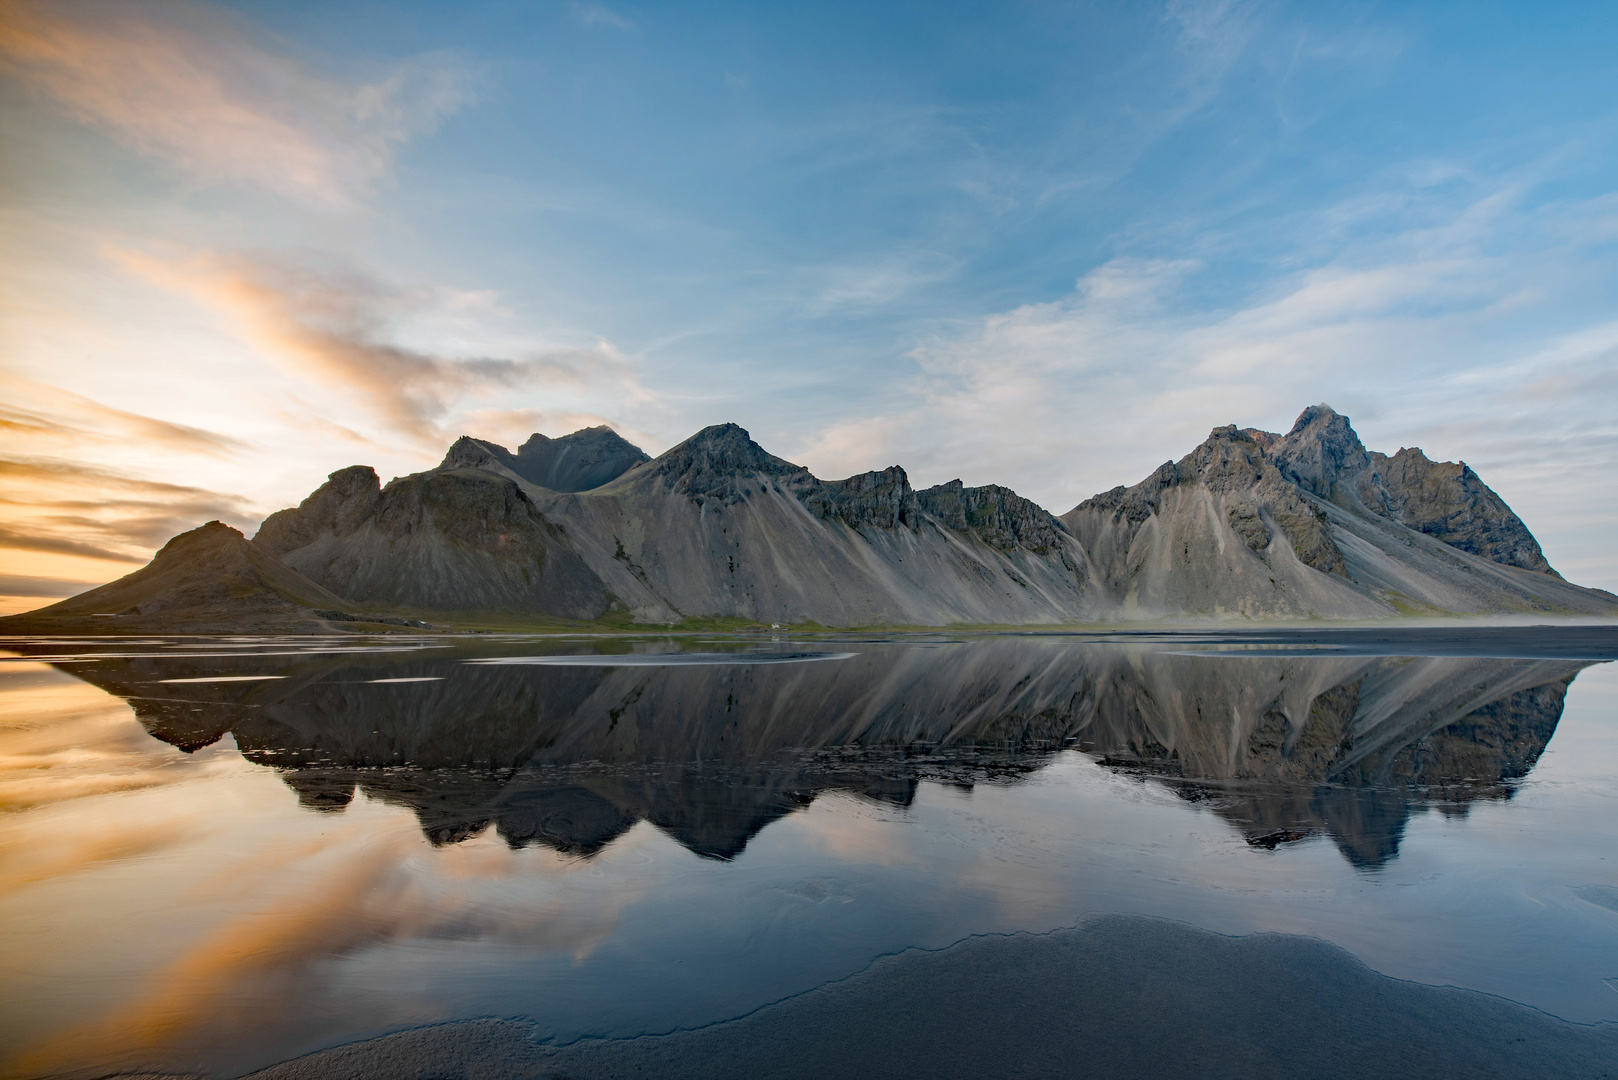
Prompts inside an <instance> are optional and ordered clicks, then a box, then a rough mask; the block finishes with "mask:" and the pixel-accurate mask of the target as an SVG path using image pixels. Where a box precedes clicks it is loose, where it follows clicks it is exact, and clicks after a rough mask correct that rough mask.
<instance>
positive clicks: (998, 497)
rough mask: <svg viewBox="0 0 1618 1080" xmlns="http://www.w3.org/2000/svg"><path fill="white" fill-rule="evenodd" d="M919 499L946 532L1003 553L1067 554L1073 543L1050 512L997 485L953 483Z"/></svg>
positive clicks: (928, 492) (931, 488)
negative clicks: (968, 536)
mask: <svg viewBox="0 0 1618 1080" xmlns="http://www.w3.org/2000/svg"><path fill="white" fill-rule="evenodd" d="M916 499H917V502H918V503H919V504H920V506H921V508H922V509H923V510H925V511H927V513H929V514H931V515H932V516H933V517H934V518H936V519H937V520H938V521H939V523H940V524H942V525H943V526H944V527H945V528H947V529H954V530H955V531H956V532H962V533H970V534H971V535H973V536H975V537H977V538H978V539H979V540H981V541H982V542H983V543H985V544H988V545H989V546H990V547H992V548H998V549H999V550H1001V551H1011V550H1014V549H1016V548H1024V549H1026V550H1028V551H1037V552H1039V553H1041V554H1047V553H1050V552H1055V551H1061V550H1063V549H1064V548H1065V547H1066V545H1067V543H1068V540H1069V536H1068V531H1067V530H1066V529H1064V528H1063V527H1062V523H1061V522H1059V521H1057V520H1056V518H1055V517H1053V516H1052V515H1051V513H1050V511H1048V510H1046V509H1045V508H1044V507H1042V506H1038V505H1036V504H1035V503H1033V502H1031V501H1029V500H1028V499H1025V498H1023V497H1022V496H1021V495H1018V494H1017V493H1016V492H1015V491H1012V490H1011V489H1010V488H1004V487H1000V486H999V485H997V484H989V485H987V486H985V487H972V488H969V487H966V486H965V485H963V484H962V483H961V482H960V481H959V480H951V481H950V482H949V483H947V484H939V485H938V486H937V487H930V488H927V489H926V490H925V491H919V492H917V493H916Z"/></svg>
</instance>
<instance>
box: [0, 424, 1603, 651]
mask: <svg viewBox="0 0 1618 1080" xmlns="http://www.w3.org/2000/svg"><path fill="white" fill-rule="evenodd" d="M536 478H537V479H536ZM541 481H548V483H547V482H541ZM252 546H253V549H254V551H255V552H257V553H258V555H259V556H261V557H263V558H264V559H268V560H270V561H272V562H275V563H276V564H277V565H280V566H283V567H284V568H285V569H286V570H287V572H288V573H289V574H293V575H296V576H298V577H299V578H300V579H306V580H307V581H308V582H310V583H311V584H313V585H314V586H316V587H318V588H319V589H321V590H324V591H325V592H327V593H329V594H331V595H333V596H335V597H337V598H339V599H340V600H341V601H342V602H343V603H345V604H348V605H361V606H363V608H364V610H366V611H368V612H373V613H380V612H384V611H387V610H389V609H391V610H393V611H394V612H395V614H398V615H411V616H415V615H429V616H430V615H431V614H433V613H437V614H441V615H458V616H467V617H480V616H501V617H508V618H512V619H530V620H531V619H569V620H592V619H599V618H603V617H613V618H625V617H627V618H629V619H631V620H633V621H636V622H642V623H669V622H675V621H678V620H681V619H684V618H693V617H732V618H741V619H747V620H751V621H758V622H781V623H803V622H813V623H820V624H823V625H827V626H875V625H923V626H941V625H950V624H980V625H981V624H1004V625H1025V624H1041V623H1043V624H1062V623H1078V622H1094V621H1106V620H1115V619H1151V618H1160V617H1193V618H1215V619H1221V618H1223V619H1230V618H1253V619H1302V618H1316V617H1321V618H1339V619H1366V618H1382V617H1387V616H1392V615H1398V614H1421V615H1435V616H1436V615H1457V614H1467V615H1475V614H1490V613H1503V614H1510V613H1544V614H1562V615H1574V614H1582V615H1618V597H1614V596H1613V595H1612V594H1610V593H1605V592H1601V591H1599V590H1592V589H1583V588H1580V587H1578V586H1575V585H1571V584H1569V583H1567V582H1565V581H1563V580H1562V579H1561V577H1560V576H1559V575H1557V574H1556V573H1555V571H1554V570H1552V569H1551V568H1550V566H1549V564H1548V563H1546V561H1545V558H1544V555H1543V553H1542V552H1541V551H1540V549H1539V545H1538V544H1537V543H1536V542H1535V540H1534V538H1533V536H1532V534H1530V533H1529V531H1528V529H1527V527H1526V526H1525V525H1524V524H1523V523H1522V521H1521V520H1520V519H1519V518H1518V517H1517V516H1516V515H1515V514H1513V513H1512V511H1511V509H1510V508H1509V507H1508V506H1507V505H1506V504H1505V503H1504V501H1502V500H1501V499H1500V497H1499V496H1498V495H1497V494H1495V493H1494V492H1493V491H1491V490H1490V489H1489V488H1488V487H1487V486H1486V485H1485V484H1484V483H1483V482H1482V480H1480V479H1479V478H1478V477H1477V475H1476V474H1475V473H1473V472H1472V470H1471V469H1469V468H1468V467H1467V466H1466V465H1465V464H1455V463H1448V462H1433V461H1430V460H1428V459H1427V458H1426V457H1425V456H1424V455H1423V454H1422V453H1421V451H1419V450H1414V449H1406V450H1401V451H1400V452H1399V453H1397V454H1395V455H1393V456H1392V457H1388V456H1386V455H1383V454H1378V453H1372V452H1370V451H1368V450H1366V448H1365V446H1364V445H1363V444H1362V443H1361V442H1360V439H1359V437H1358V436H1357V435H1356V434H1355V433H1354V430H1353V428H1352V427H1351V426H1350V424H1349V422H1348V418H1347V417H1344V416H1341V415H1339V414H1338V413H1335V412H1333V411H1332V410H1331V409H1330V408H1329V407H1327V406H1324V405H1321V406H1315V407H1312V408H1310V409H1306V410H1305V411H1304V412H1303V414H1302V415H1301V416H1300V417H1299V418H1298V422H1297V423H1296V424H1295V425H1294V426H1293V428H1292V430H1291V431H1289V432H1288V433H1286V434H1285V435H1280V434H1276V433H1272V432H1265V431H1258V430H1254V429H1245V430H1243V429H1238V428H1237V427H1235V426H1234V425H1230V426H1227V427H1221V428H1216V429H1214V431H1213V432H1212V433H1211V434H1210V435H1209V437H1208V439H1207V440H1206V441H1205V442H1204V443H1203V444H1202V445H1201V446H1199V447H1197V448H1196V449H1195V450H1193V451H1192V452H1191V453H1190V454H1188V455H1186V456H1185V457H1184V458H1181V459H1180V460H1179V461H1177V462H1166V463H1164V464H1163V465H1162V466H1161V467H1160V468H1158V469H1157V470H1156V471H1155V472H1154V473H1153V474H1152V475H1151V476H1149V477H1147V478H1146V479H1145V480H1143V481H1141V482H1140V483H1138V484H1136V485H1134V486H1133V487H1117V488H1114V489H1113V490H1111V491H1109V492H1106V493H1104V494H1102V495H1097V496H1096V497H1094V498H1092V499H1089V500H1087V501H1086V502H1084V503H1082V504H1080V505H1079V506H1078V507H1075V508H1074V509H1073V510H1072V511H1070V512H1069V513H1067V514H1065V515H1063V516H1062V517H1061V518H1060V519H1058V518H1056V517H1053V516H1052V515H1051V514H1049V513H1047V512H1046V511H1045V510H1043V509H1042V508H1040V507H1039V506H1036V505H1035V504H1033V503H1032V502H1029V501H1028V500H1027V499H1024V498H1022V497H1021V496H1019V495H1017V494H1016V493H1015V492H1013V491H1011V490H1009V489H1007V488H1003V487H998V486H993V485H990V486H985V487H976V488H968V487H965V486H964V485H963V484H962V483H961V482H960V481H958V480H956V481H951V482H950V483H947V484H940V485H938V486H936V487H932V488H928V489H926V490H923V491H919V492H918V491H916V490H914V489H913V488H912V487H911V486H910V482H909V478H908V477H907V475H906V474H905V471H904V470H903V469H901V468H899V467H898V466H892V467H889V468H887V469H883V470H879V471H874V472H869V473H861V474H859V475H857V476H851V477H848V478H847V479H843V480H821V479H819V478H818V477H816V476H814V475H813V474H811V473H810V472H809V470H807V469H805V468H803V467H802V466H800V465H795V464H793V463H792V462H789V461H785V460H783V459H781V458H778V457H775V456H773V455H771V454H769V453H767V452H766V451H765V450H764V449H763V448H762V447H760V446H759V445H758V444H757V443H755V442H754V441H753V440H752V439H751V438H750V437H749V436H748V434H747V432H746V431H744V430H742V429H741V428H739V427H737V426H736V425H734V424H722V425H718V426H715V427H710V428H706V429H704V430H702V431H700V432H698V433H697V434H696V435H694V436H692V437H691V438H690V439H688V440H686V441H685V442H683V443H681V444H680V445H679V446H676V447H674V448H673V449H671V450H669V451H668V452H667V453H665V454H663V455H661V456H660V457H658V458H656V459H655V460H654V459H648V458H647V456H646V455H645V454H643V453H642V452H641V451H639V450H638V449H636V448H634V447H633V446H630V445H629V444H628V443H625V442H624V441H623V440H622V439H620V438H619V437H618V436H616V435H614V434H613V433H612V432H610V431H608V430H606V429H604V428H593V429H590V430H587V431H582V432H575V433H574V434H573V435H569V436H565V437H563V438H560V439H545V438H544V437H543V436H537V435H536V436H535V437H534V438H532V439H530V440H529V441H528V442H527V443H525V444H524V445H523V447H522V449H521V450H519V451H518V452H517V453H515V454H513V453H510V452H509V451H507V450H505V449H503V448H501V447H499V446H495V445H494V444H492V443H485V442H481V441H479V440H476V439H470V438H462V439H460V440H458V441H457V442H456V443H455V445H454V446H453V447H451V449H450V452H449V454H448V455H447V456H446V457H445V459H444V461H443V463H442V464H441V465H439V467H438V468H436V469H432V470H430V471H428V472H424V473H418V474H415V475H413V476H407V477H403V478H400V479H398V480H395V481H393V482H391V483H389V484H388V485H387V486H386V487H383V486H382V485H381V484H380V483H379V481H378V479H377V476H376V474H375V473H374V472H373V471H372V470H371V469H369V468H366V467H363V466H357V467H354V468H350V469H343V470H339V471H338V472H335V473H333V474H332V475H331V477H330V478H329V480H328V481H327V482H326V483H325V484H324V485H322V486H321V487H320V489H319V490H317V491H316V492H315V493H314V494H312V495H311V496H310V497H309V498H308V499H305V500H304V502H303V503H302V504H301V505H299V506H298V507H296V508H294V509H290V510H282V511H279V512H278V513H275V514H272V515H270V517H269V518H268V519H266V521H265V522H264V525H263V527H262V528H261V529H260V530H259V533H258V535H257V536H256V537H255V538H254V540H253V542H252ZM110 587H111V586H109V588H110ZM182 591H183V590H182ZM72 603H73V601H66V602H64V604H63V605H57V606H56V608H48V609H45V610H44V611H42V612H40V613H37V615H36V616H23V617H20V618H21V619H22V620H23V621H25V622H26V621H27V620H28V619H30V618H34V619H36V620H37V619H44V620H45V622H43V623H41V625H42V626H44V625H47V624H49V622H50V620H51V619H53V618H55V617H56V616H55V615H53V614H52V612H56V611H57V609H64V611H65V606H71V605H72ZM64 605H65V606H64ZM254 610H255V611H256V612H257V614H255V615H254V616H253V618H258V619H260V621H261V622H264V623H265V624H266V625H270V624H273V623H275V621H276V620H275V618H274V617H272V614H273V613H270V611H269V609H267V608H266V609H264V610H263V611H259V610H258V609H254ZM173 611H174V612H175V616H174V617H175V618H181V617H182V615H181V609H180V608H173ZM615 613H616V614H615ZM244 617H245V616H244ZM6 625H8V626H15V625H20V624H19V623H17V622H16V620H12V621H11V622H9V623H7V624H6Z"/></svg>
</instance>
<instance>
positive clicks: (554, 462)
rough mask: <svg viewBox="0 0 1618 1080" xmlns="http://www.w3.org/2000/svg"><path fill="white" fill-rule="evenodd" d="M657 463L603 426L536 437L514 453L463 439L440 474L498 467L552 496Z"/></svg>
mask: <svg viewBox="0 0 1618 1080" xmlns="http://www.w3.org/2000/svg"><path fill="white" fill-rule="evenodd" d="M650 460H651V459H650V458H649V457H648V456H647V455H646V452H645V451H644V450H642V449H641V448H640V447H638V446H636V445H634V444H633V443H631V442H629V441H628V440H627V439H625V438H623V437H622V436H621V435H619V434H618V433H617V432H616V431H613V430H612V429H611V428H609V427H607V426H605V425H602V426H601V427H593V428H584V429H583V430H581V431H575V432H573V434H571V435H563V436H562V437H561V438H559V439H548V438H546V437H545V436H544V435H541V434H539V433H537V432H536V433H535V434H533V435H530V436H529V437H528V441H527V442H525V443H523V444H522V446H520V447H518V448H517V452H516V453H515V454H514V453H512V452H511V451H509V450H507V449H506V448H505V447H503V446H497V445H496V444H494V443H491V442H485V441H484V440H482V439H473V438H470V437H469V436H465V435H463V436H461V437H460V438H459V439H457V440H456V441H455V445H454V446H451V447H450V449H449V453H448V454H446V455H444V462H443V464H442V465H440V466H439V468H440V469H444V470H449V469H464V468H478V467H487V466H488V465H489V464H490V463H494V464H498V465H499V466H502V467H503V468H505V469H507V470H509V471H510V472H511V474H512V475H513V476H515V477H519V478H521V479H523V480H526V481H527V482H528V483H530V484H533V485H534V486H536V487H542V488H549V489H550V490H551V491H564V492H568V491H588V490H590V489H591V488H598V487H600V486H601V485H602V484H605V483H609V482H610V481H613V480H616V479H617V478H618V477H620V476H622V475H623V474H624V473H626V472H628V471H629V470H630V469H633V468H634V467H635V466H636V465H639V464H641V463H642V462H645V461H650Z"/></svg>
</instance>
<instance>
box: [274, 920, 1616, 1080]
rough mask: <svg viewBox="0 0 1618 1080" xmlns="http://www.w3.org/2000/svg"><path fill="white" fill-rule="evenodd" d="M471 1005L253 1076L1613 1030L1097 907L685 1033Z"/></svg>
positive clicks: (500, 1078)
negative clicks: (1074, 924) (514, 1016)
mask: <svg viewBox="0 0 1618 1080" xmlns="http://www.w3.org/2000/svg"><path fill="white" fill-rule="evenodd" d="M528 1032H529V1028H528V1026H527V1025H525V1024H523V1023H520V1022H515V1021H497V1020H487V1021H473V1022H467V1023H458V1024H446V1025H442V1026H437V1027H431V1028H425V1029H419V1030H413V1031H405V1032H400V1033H398V1034H395V1035H391V1036H388V1037H386V1038H381V1039H377V1040H373V1041H370V1042H364V1043H359V1044H355V1045H351V1046H345V1047H339V1048H336V1049H332V1050H327V1051H324V1052H321V1053H316V1054H311V1055H309V1056H307V1057H304V1058H300V1059H298V1060H294V1061H290V1062H287V1063H284V1064H282V1065H278V1066H275V1067H272V1068H269V1069H266V1070H263V1071H261V1072H257V1073H254V1074H252V1080H332V1078H345V1080H373V1078H374V1080H403V1078H413V1080H449V1078H456V1080H504V1078H510V1077H524V1078H547V1080H563V1078H567V1080H607V1078H620V1077H658V1078H662V1080H719V1078H731V1077H735V1078H744V1077H745V1078H749V1080H759V1078H765V1077H769V1078H779V1080H788V1078H804V1080H808V1078H826V1077H859V1076H868V1077H884V1078H894V1080H898V1078H912V1077H913V1078H917V1080H921V1078H942V1077H961V1078H968V1077H970V1078H983V1077H1006V1078H1011V1077H1019V1078H1045V1077H1049V1078H1058V1077H1064V1078H1065V1077H1097V1078H1101V1077H1105V1078H1119V1080H1122V1078H1128V1077H1198V1078H1203V1080H1259V1078H1270V1077H1274V1078H1278V1080H1279V1078H1282V1077H1297V1076H1308V1077H1315V1078H1321V1080H1326V1078H1345V1080H1346V1078H1360V1077H1391V1076H1398V1077H1404V1078H1411V1080H1415V1078H1432V1080H1459V1078H1471V1077H1476V1078H1480V1080H1481V1078H1485V1077H1487V1078H1491V1080H1493V1078H1522V1080H1529V1078H1545V1077H1564V1078H1569V1080H1572V1078H1589V1080H1596V1078H1600V1077H1613V1076H1618V1027H1615V1026H1613V1025H1596V1026H1583V1025H1577V1024H1569V1023H1566V1022H1564V1021H1562V1020H1559V1019H1557V1018H1555V1017H1552V1016H1548V1015H1546V1014H1544V1013H1541V1012H1537V1011H1535V1010H1533V1009H1529V1008H1526V1007H1524V1006H1521V1005H1517V1004H1514V1003H1512V1002H1509V1001H1504V1000H1501V999H1499V998H1494V997H1490V996H1488V995H1485V994H1479V993H1474V992H1470V991H1464V990H1457V989H1454V988H1450V987H1434V986H1422V985H1418V984H1415V983H1409V982H1402V981H1399V980H1396V979H1390V978H1386V977H1384V976H1382V975H1379V974H1377V973H1376V972H1374V971H1371V970H1370V969H1369V968H1367V967H1365V966H1364V965H1362V964H1361V963H1359V962H1358V961H1357V960H1355V959H1354V958H1353V957H1352V956H1350V955H1349V954H1348V953H1346V952H1343V951H1342V950H1340V949H1337V948H1335V947H1334V946H1331V945H1328V944H1326V943H1324V942H1321V941H1318V940H1316V939H1312V938H1307V937H1292V936H1282V935H1275V934H1260V935H1253V936H1249V937H1242V938H1230V937H1223V936H1220V935H1217V934H1211V933H1208V932H1206V931H1202V930H1198V929H1196V928H1194V927H1190V926H1186V925H1183V924H1179V923H1172V922H1164V921H1160V920H1155V919H1146V918H1139V917H1124V916H1106V917H1102V918H1097V919H1094V920H1092V921H1089V922H1087V923H1085V924H1084V925H1082V926H1080V927H1078V928H1075V929H1069V930H1061V931H1056V932H1054V933H1050V934H1043V935H1030V934H1017V935H1011V936H990V937H980V938H972V939H968V940H967V941H964V942H961V943H959V944H957V945H955V946H953V947H951V948H948V949H944V950H941V951H938V952H920V951H909V952H906V953H903V954H900V955H898V956H893V957H886V958H883V959H881V960H879V961H877V962H876V963H875V964H873V965H872V966H871V967H870V968H869V969H868V970H866V971H864V972H862V973H861V974H859V975H856V976H854V977H852V978H850V979H847V980H844V981H842V982H838V983H834V984H831V985H829V986H823V987H820V988H818V989H816V990H813V991H810V992H809V993H806V994H802V995H799V996H797V997H794V998H791V999H788V1000H786V1001H783V1002H778V1003H776V1004H773V1005H769V1006H766V1007H765V1008H762V1009H759V1010H758V1011H756V1012H754V1013H752V1014H751V1015H749V1016H745V1017H742V1018H740V1019H737V1020H732V1021H729V1022H727V1023H721V1024H715V1025H713V1026H710V1027H706V1028H702V1029H700V1030H696V1031H682V1032H676V1033H673V1034H669V1035H662V1036H653V1037H643V1038H638V1039H628V1040H601V1041H584V1042H579V1043H575V1044H573V1045H571V1046H565V1047H560V1048H552V1047H546V1046H541V1045H536V1044H535V1043H534V1042H533V1041H531V1039H530V1038H529V1036H528Z"/></svg>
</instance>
